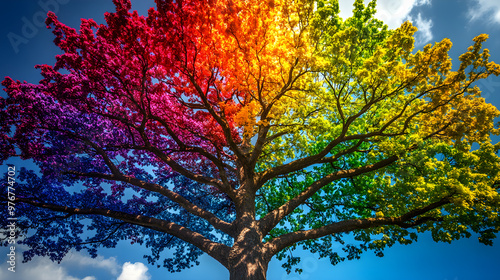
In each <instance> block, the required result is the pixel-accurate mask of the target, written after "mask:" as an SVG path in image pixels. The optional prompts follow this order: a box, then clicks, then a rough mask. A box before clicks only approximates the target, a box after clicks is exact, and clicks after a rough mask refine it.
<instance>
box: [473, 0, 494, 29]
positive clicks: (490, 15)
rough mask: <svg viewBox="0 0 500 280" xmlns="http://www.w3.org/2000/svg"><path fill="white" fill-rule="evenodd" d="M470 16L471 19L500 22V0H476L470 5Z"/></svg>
mask: <svg viewBox="0 0 500 280" xmlns="http://www.w3.org/2000/svg"><path fill="white" fill-rule="evenodd" d="M468 16H469V19H470V20H471V21H475V20H480V19H486V20H488V21H489V22H491V23H496V24H500V1H494V0H475V1H473V4H472V5H470V6H469V12H468Z"/></svg>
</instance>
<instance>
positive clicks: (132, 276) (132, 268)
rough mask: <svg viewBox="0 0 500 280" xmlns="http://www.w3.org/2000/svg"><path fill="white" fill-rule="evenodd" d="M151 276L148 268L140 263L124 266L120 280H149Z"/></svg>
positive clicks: (128, 263)
mask: <svg viewBox="0 0 500 280" xmlns="http://www.w3.org/2000/svg"><path fill="white" fill-rule="evenodd" d="M149 279H151V276H150V275H149V273H148V268H147V267H146V266H145V265H144V264H143V263H140V262H136V263H130V262H126V263H125V264H123V270H122V273H121V274H120V276H118V280H149Z"/></svg>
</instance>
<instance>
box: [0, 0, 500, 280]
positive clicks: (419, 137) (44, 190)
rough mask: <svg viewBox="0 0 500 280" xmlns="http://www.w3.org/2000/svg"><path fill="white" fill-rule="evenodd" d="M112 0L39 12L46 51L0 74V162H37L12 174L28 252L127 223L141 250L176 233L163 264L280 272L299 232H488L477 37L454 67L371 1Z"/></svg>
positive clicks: (363, 241)
mask: <svg viewBox="0 0 500 280" xmlns="http://www.w3.org/2000/svg"><path fill="white" fill-rule="evenodd" d="M114 2H115V4H116V7H117V8H116V12H115V13H107V14H106V15H105V18H106V24H101V25H98V24H97V23H96V22H95V21H93V20H82V24H81V26H80V30H79V31H76V30H75V29H72V28H70V27H68V26H66V25H64V24H63V23H61V22H60V21H58V19H57V17H56V16H55V15H54V14H53V13H49V15H48V18H47V21H46V23H47V25H48V26H50V27H51V28H52V29H53V33H54V35H55V36H56V39H55V41H54V42H55V44H56V45H57V46H58V47H59V48H61V50H62V51H63V53H62V54H61V55H58V56H57V57H56V63H55V65H54V66H50V65H39V66H37V67H38V68H39V69H40V70H41V73H42V76H43V79H42V80H41V81H40V82H39V84H30V83H22V82H19V81H14V80H12V79H11V78H9V77H7V78H6V79H5V80H4V81H3V83H2V84H3V86H4V87H5V91H6V92H7V93H8V95H9V97H8V98H6V99H1V100H0V102H1V103H0V107H1V108H2V110H1V112H0V114H1V115H2V117H4V120H5V121H4V122H3V123H2V128H1V129H2V130H1V132H2V138H1V140H0V144H1V145H2V149H3V150H4V151H7V152H6V153H5V154H4V155H3V157H2V159H3V160H5V159H7V158H8V157H12V156H20V157H21V158H23V159H31V160H33V161H34V162H35V163H36V165H37V166H38V168H39V169H40V172H39V174H41V175H40V176H41V177H38V175H37V173H36V172H32V171H25V170H23V171H22V172H21V173H20V174H21V177H20V178H19V179H21V180H23V181H24V182H25V183H24V184H20V185H19V186H18V188H17V190H18V192H17V197H16V203H17V205H19V207H18V208H17V209H18V210H17V211H18V215H20V216H22V217H23V218H22V219H21V220H20V221H19V225H20V228H21V229H22V231H23V234H24V235H25V238H24V239H23V240H22V242H23V243H24V244H26V245H28V246H29V247H30V250H28V251H27V252H25V254H24V256H25V258H26V259H27V260H29V259H31V258H32V257H33V256H34V255H48V256H50V258H51V259H52V260H56V261H60V260H61V259H62V257H64V255H65V254H66V253H67V252H68V251H69V250H70V249H71V248H75V249H76V250H82V249H87V250H89V252H90V253H91V254H92V255H94V256H95V254H96V250H97V248H98V247H113V246H115V245H116V244H117V242H118V241H119V240H130V241H131V242H132V243H139V244H145V245H146V246H148V247H151V249H152V253H151V255H150V256H147V258H148V260H149V261H150V262H151V263H158V261H159V260H160V259H162V258H164V257H162V255H161V253H162V252H163V251H164V250H165V249H175V253H174V257H173V258H166V259H165V261H164V262H163V265H164V266H165V267H167V268H168V269H169V270H170V271H177V270H180V269H182V268H185V267H189V266H190V265H191V264H192V263H193V262H196V259H197V257H198V256H199V255H200V254H201V253H202V252H205V253H208V254H209V255H211V256H212V257H214V258H216V259H217V260H218V261H219V262H221V263H222V264H223V265H225V266H226V267H227V268H228V269H230V270H231V269H232V267H234V266H238V262H237V261H236V260H237V259H238V258H239V257H241V256H240V255H238V254H244V255H245V256H246V257H247V258H248V261H247V259H246V258H243V261H242V262H248V263H251V262H252V261H254V259H251V258H253V256H254V255H257V254H260V255H259V257H256V258H257V259H259V258H260V259H259V261H260V262H262V263H266V262H268V261H269V260H270V259H271V257H272V256H273V255H275V254H277V256H278V258H279V259H286V262H285V264H284V267H285V268H287V270H288V271H290V270H291V268H292V266H293V265H294V264H296V263H297V261H298V259H296V258H293V257H291V256H288V252H289V250H290V249H295V248H296V247H297V246H302V247H304V248H305V249H308V250H310V251H312V252H314V253H318V254H319V256H320V257H327V258H329V259H330V260H331V262H332V264H336V263H338V262H339V261H342V260H344V259H346V258H347V259H353V258H359V255H360V253H361V252H363V251H365V250H374V251H375V252H376V254H377V255H380V256H381V255H382V250H383V249H384V248H385V247H386V246H391V245H392V244H394V243H396V242H399V243H402V244H409V243H412V242H413V241H416V240H417V236H418V235H417V233H420V232H424V231H431V232H432V235H433V237H434V239H435V240H436V241H445V242H451V241H452V240H455V239H458V238H462V237H469V236H470V235H471V232H476V233H479V234H480V236H481V237H480V241H481V242H483V243H485V244H491V241H492V239H494V238H495V233H496V232H498V230H499V229H500V223H499V218H498V211H499V208H500V196H499V192H498V186H499V185H498V181H499V173H498V172H499V170H500V168H499V167H500V166H499V165H500V161H499V157H498V156H497V152H498V149H499V148H500V146H499V144H493V143H491V139H490V136H491V135H498V134H499V133H500V131H499V130H498V129H496V128H495V126H494V118H495V117H497V116H498V115H499V114H500V113H499V111H498V110H497V109H496V108H495V107H494V106H492V105H491V104H488V103H486V102H485V100H484V98H482V97H481V91H480V89H479V88H478V87H477V86H475V84H476V82H477V81H478V80H479V79H485V78H487V77H488V76H489V75H492V74H494V75H498V74H500V66H499V65H497V64H495V63H493V62H490V61H489V60H488V58H489V52H488V50H487V49H483V48H482V44H483V42H484V41H485V40H486V39H487V35H484V34H482V35H479V36H477V37H476V38H474V43H473V45H472V46H471V47H470V48H469V49H468V50H467V51H466V52H465V53H464V54H463V55H462V56H460V64H459V65H458V67H455V68H456V70H452V64H451V59H450V57H449V56H448V51H449V50H450V48H451V45H452V44H451V42H450V40H448V39H443V40H442V41H441V42H437V43H435V44H433V45H427V46H425V47H424V48H423V50H418V51H415V50H414V37H413V34H414V33H415V32H416V28H415V27H414V26H412V25H411V23H409V22H405V23H403V24H402V25H401V27H399V28H397V29H395V30H388V28H387V26H386V25H384V24H383V23H382V22H381V21H379V20H377V19H375V18H374V14H375V2H374V1H372V2H370V3H369V4H368V5H367V6H366V7H365V6H364V5H363V1H356V2H355V4H354V10H353V16H352V17H351V18H348V19H346V20H343V19H341V18H340V17H339V16H338V13H339V9H338V3H337V2H336V1H326V0H316V1H313V0H302V1H290V0H274V1H273V0H271V1H254V2H252V3H248V1H239V0H227V1H212V0H204V1H198V0H197V1H189V0H186V1H167V0H165V1H162V0H157V1H156V3H157V8H156V9H153V8H151V9H150V10H149V11H148V16H146V17H144V16H139V15H138V14H137V12H129V10H130V7H131V5H130V2H129V1H120V0H115V1H114ZM200 7H203V8H200ZM4 189H5V188H4ZM4 197H5V196H4ZM3 209H6V208H5V207H4V208H2V210H1V211H3ZM61 212H62V214H61ZM5 222H6V221H2V223H5ZM346 233H350V234H352V235H353V236H354V239H355V240H357V242H345V239H344V234H346ZM262 240H264V241H262ZM334 242H336V243H339V244H341V245H343V250H344V251H345V252H344V253H342V252H336V251H333V250H332V244H333V243H334ZM263 267H267V264H266V265H263ZM264 270H265V269H264ZM232 275H233V274H232Z"/></svg>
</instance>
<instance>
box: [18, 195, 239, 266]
mask: <svg viewBox="0 0 500 280" xmlns="http://www.w3.org/2000/svg"><path fill="white" fill-rule="evenodd" d="M16 201H17V202H23V203H28V204H31V205H33V206H36V207H40V208H45V209H50V210H53V211H57V212H64V213H68V214H75V215H100V216H105V217H110V218H113V219H118V220H121V221H124V222H126V223H130V224H134V225H139V226H142V227H147V228H151V229H153V230H156V231H160V232H165V233H168V234H171V235H173V236H175V237H177V238H179V239H182V240H184V241H186V242H188V243H190V244H193V245H194V246H196V247H198V248H199V249H200V250H202V251H203V252H205V253H207V254H209V255H210V256H211V257H213V258H214V259H216V260H217V261H219V262H220V263H221V264H222V265H224V266H227V256H228V255H229V250H230V248H229V247H228V246H226V245H224V244H220V243H217V242H213V241H212V240H210V239H208V238H206V237H205V236H203V235H201V234H199V233H197V232H194V231H192V230H190V229H188V228H187V227H183V226H181V225H178V224H176V223H173V222H168V221H165V220H161V219H157V218H153V217H148V216H144V215H134V214H128V213H124V212H119V211H113V210H107V209H98V208H72V207H67V206H60V205H56V204H49V203H43V202H36V201H31V200H28V199H23V198H16Z"/></svg>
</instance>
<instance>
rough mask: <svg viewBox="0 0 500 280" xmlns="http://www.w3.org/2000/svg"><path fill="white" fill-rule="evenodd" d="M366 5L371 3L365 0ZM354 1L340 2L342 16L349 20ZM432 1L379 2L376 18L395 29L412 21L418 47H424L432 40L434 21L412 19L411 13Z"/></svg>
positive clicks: (399, 0)
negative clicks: (415, 28) (415, 29)
mask: <svg viewBox="0 0 500 280" xmlns="http://www.w3.org/2000/svg"><path fill="white" fill-rule="evenodd" d="M364 2H365V4H367V3H368V2H369V1H368V0H365V1H364ZM353 3H354V0H340V1H339V5H340V16H341V17H342V18H344V19H345V18H348V17H350V16H351V15H352V9H353V7H352V4H353ZM430 4H431V0H406V1H401V0H379V1H377V13H376V14H375V17H376V18H378V19H380V20H382V21H383V22H384V23H385V24H387V25H388V26H389V28H391V29H394V28H398V27H399V26H401V24H402V23H403V22H405V21H407V20H410V21H411V22H412V23H413V25H415V26H416V27H417V28H418V32H417V33H416V34H415V36H416V37H417V42H416V44H417V45H423V44H426V43H428V42H429V41H430V40H432V38H433V36H432V20H431V19H426V18H424V17H422V15H421V14H418V15H417V18H416V19H412V17H411V16H410V13H411V12H412V10H413V8H415V7H418V6H423V5H430Z"/></svg>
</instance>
